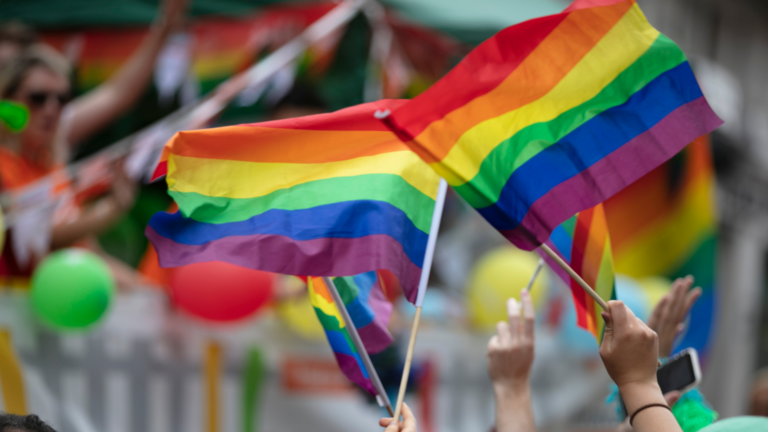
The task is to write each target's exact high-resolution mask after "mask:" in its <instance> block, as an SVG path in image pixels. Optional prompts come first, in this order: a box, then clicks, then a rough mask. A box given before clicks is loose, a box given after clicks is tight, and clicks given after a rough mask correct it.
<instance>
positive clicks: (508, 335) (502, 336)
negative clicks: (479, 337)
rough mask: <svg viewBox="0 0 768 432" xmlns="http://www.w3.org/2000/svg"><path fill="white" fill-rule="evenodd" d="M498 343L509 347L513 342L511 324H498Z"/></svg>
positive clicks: (501, 322) (500, 322)
mask: <svg viewBox="0 0 768 432" xmlns="http://www.w3.org/2000/svg"><path fill="white" fill-rule="evenodd" d="M495 337H496V342H498V344H499V345H502V346H503V345H509V344H510V343H511V342H512V337H513V336H512V331H511V330H510V329H509V324H507V323H505V322H504V321H499V322H497V323H496V336H495Z"/></svg>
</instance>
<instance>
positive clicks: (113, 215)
mask: <svg viewBox="0 0 768 432" xmlns="http://www.w3.org/2000/svg"><path fill="white" fill-rule="evenodd" d="M122 213H123V212H122V211H121V210H120V209H119V207H118V206H117V204H115V202H114V200H113V199H112V198H111V197H108V198H105V199H103V200H101V201H99V202H98V203H96V205H94V206H93V207H92V208H91V209H89V210H87V211H85V212H84V213H83V214H82V215H81V216H80V217H79V218H78V219H77V220H75V221H73V222H71V223H65V224H62V225H57V226H55V227H54V228H53V232H52V234H51V248H52V249H58V248H62V247H68V246H72V245H73V244H74V243H76V242H77V241H79V240H81V239H83V238H85V237H87V236H88V235H90V234H98V233H101V232H103V231H105V230H107V229H109V228H110V227H111V226H112V225H113V224H114V223H115V222H116V221H117V220H118V219H119V218H120V216H122Z"/></svg>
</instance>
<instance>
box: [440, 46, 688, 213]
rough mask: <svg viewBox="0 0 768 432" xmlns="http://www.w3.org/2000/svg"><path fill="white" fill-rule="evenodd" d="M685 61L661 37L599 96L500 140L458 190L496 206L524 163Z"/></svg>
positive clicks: (477, 202) (472, 200) (474, 202)
mask: <svg viewBox="0 0 768 432" xmlns="http://www.w3.org/2000/svg"><path fill="white" fill-rule="evenodd" d="M684 61H685V54H683V52H682V51H681V50H680V48H679V47H678V46H677V45H676V44H675V43H674V42H672V41H671V40H670V39H669V38H667V37H666V36H664V35H659V37H658V38H657V39H656V41H655V42H654V43H653V44H652V45H651V46H650V47H649V48H648V49H647V50H646V51H645V53H643V55H641V56H640V57H639V58H638V59H637V60H636V61H635V62H634V63H632V64H631V65H630V66H629V67H628V68H626V69H624V70H623V71H622V72H621V73H620V74H619V75H618V76H617V77H616V78H615V79H614V80H613V81H612V82H611V83H610V84H608V85H607V86H605V87H604V88H603V89H602V90H601V91H600V92H599V93H598V94H597V95H596V96H595V97H593V98H592V99H590V100H588V101H586V102H584V103H582V104H580V105H578V106H576V107H573V108H571V109H569V110H568V111H566V112H564V113H562V114H560V115H559V116H557V118H555V119H553V120H551V121H544V122H540V123H535V124H532V125H530V126H527V127H525V128H523V129H522V130H520V131H519V132H517V133H515V134H514V135H513V136H511V137H510V138H507V139H506V140H504V141H502V142H501V143H499V144H498V145H497V146H496V147H495V148H494V149H493V150H492V151H491V152H490V153H489V154H488V156H486V157H485V159H483V162H482V163H481V165H480V169H479V170H478V173H477V174H476V175H475V177H474V178H472V179H471V180H470V181H468V182H466V183H464V184H462V185H460V186H454V189H455V190H456V192H457V193H458V194H459V195H461V196H462V198H464V199H465V200H467V202H468V203H469V205H471V206H472V207H474V208H478V209H479V208H485V207H488V206H490V205H493V204H494V203H495V202H496V201H497V200H498V199H499V196H500V194H501V191H502V190H503V188H504V186H505V185H506V183H507V180H509V178H510V177H511V176H512V174H513V173H514V171H515V170H516V169H518V168H519V167H520V166H522V165H523V164H525V162H527V161H528V160H530V159H531V158H533V157H534V156H536V155H537V154H539V153H540V152H542V151H543V150H544V149H546V148H548V147H550V146H551V145H553V144H555V143H557V142H558V141H560V140H561V139H562V138H563V137H565V136H566V135H568V134H569V133H571V132H572V131H573V130H575V129H576V128H578V127H579V126H581V125H583V124H585V123H586V122H587V121H589V120H590V119H592V118H593V117H595V116H597V115H599V114H600V113H602V112H604V111H606V110H608V109H610V108H612V107H615V106H618V105H621V104H623V103H625V102H626V101H627V100H628V99H629V97H631V96H632V95H633V94H635V93H636V92H638V91H640V90H641V89H642V88H643V87H645V86H646V85H647V84H648V83H650V82H651V81H653V80H654V79H656V77H658V76H659V75H661V74H663V73H664V72H666V71H668V70H670V69H672V68H674V67H675V66H678V65H679V64H680V63H683V62H684ZM586 85H589V84H586Z"/></svg>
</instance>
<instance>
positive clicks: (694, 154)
mask: <svg viewBox="0 0 768 432" xmlns="http://www.w3.org/2000/svg"><path fill="white" fill-rule="evenodd" d="M604 206H605V213H606V215H607V217H608V227H609V229H610V231H611V237H612V240H613V246H614V247H613V250H614V257H615V260H616V271H617V272H620V273H624V274H627V275H629V276H632V277H635V278H643V277H649V276H664V277H669V278H678V277H684V276H686V275H689V274H691V275H693V277H694V278H695V281H696V282H695V283H696V285H697V286H700V287H701V288H702V290H703V293H702V296H701V298H699V300H698V301H697V302H696V303H695V304H694V306H693V309H692V311H691V324H690V326H689V327H688V331H687V333H686V334H685V336H684V337H683V340H682V341H680V344H679V345H678V346H677V348H687V347H693V348H696V350H698V351H699V353H700V354H701V355H706V353H707V351H708V348H709V346H710V342H711V339H712V334H713V330H714V317H715V316H717V313H716V310H715V309H716V304H717V290H716V289H715V288H716V287H715V269H716V268H717V207H716V201H715V173H714V167H713V165H712V152H711V150H710V144H709V136H707V135H704V136H701V137H699V138H697V139H696V140H694V141H693V142H692V143H690V144H689V145H688V146H687V147H686V148H685V150H683V151H682V152H680V153H679V154H678V155H676V156H675V157H674V158H672V159H670V160H669V162H667V163H665V164H663V165H661V166H660V167H658V168H656V169H655V170H653V171H651V172H650V173H648V174H647V175H646V176H644V177H643V178H641V179H640V180H638V181H636V182H635V183H633V184H631V185H630V186H629V187H627V188H626V189H624V190H623V191H621V192H620V193H618V194H616V195H615V196H613V197H612V198H611V199H609V200H608V201H606V202H605V203H604Z"/></svg>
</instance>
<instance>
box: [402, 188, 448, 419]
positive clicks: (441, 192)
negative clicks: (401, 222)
mask: <svg viewBox="0 0 768 432" xmlns="http://www.w3.org/2000/svg"><path fill="white" fill-rule="evenodd" d="M447 192H448V183H446V181H445V180H444V179H442V178H441V179H440V185H439V186H438V188H437V198H436V199H435V210H434V212H433V213H432V224H431V225H430V227H429V239H428V240H427V250H426V252H425V253H424V265H422V266H421V279H419V291H418V294H417V297H416V303H415V306H416V315H414V317H413V327H411V339H410V340H409V341H408V352H407V353H406V354H405V367H404V368H403V377H402V379H401V380H400V391H399V392H398V393H397V404H396V405H395V416H394V417H393V419H394V420H395V421H400V412H401V411H402V408H403V399H404V398H405V388H406V387H407V385H408V376H409V375H410V374H411V362H412V361H413V349H414V347H415V346H416V334H417V333H418V331H419V320H420V319H421V306H422V305H423V304H424V294H426V292H427V282H428V281H429V273H430V271H431V270H432V259H433V258H434V256H435V244H436V243H437V232H438V231H439V230H440V219H442V217H443V206H444V205H445V194H446V193H447Z"/></svg>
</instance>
